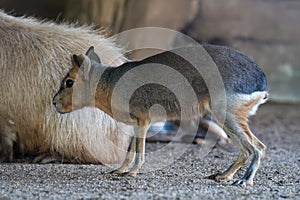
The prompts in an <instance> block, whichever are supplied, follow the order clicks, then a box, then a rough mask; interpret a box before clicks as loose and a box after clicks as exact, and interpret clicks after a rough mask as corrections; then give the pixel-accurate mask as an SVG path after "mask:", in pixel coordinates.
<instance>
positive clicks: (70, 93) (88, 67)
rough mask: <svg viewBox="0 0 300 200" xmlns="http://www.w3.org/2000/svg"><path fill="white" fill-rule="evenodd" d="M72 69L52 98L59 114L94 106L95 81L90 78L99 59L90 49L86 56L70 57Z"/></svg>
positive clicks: (92, 48)
mask: <svg viewBox="0 0 300 200" xmlns="http://www.w3.org/2000/svg"><path fill="white" fill-rule="evenodd" d="M71 60H72V65H73V66H72V68H71V69H70V71H69V72H68V74H67V75H66V77H65V78H64V79H63V80H62V82H61V86H60V89H59V91H58V92H57V93H56V94H55V96H54V97H53V104H54V106H55V107H56V110H57V111H58V112H59V113H61V114H62V113H68V112H71V111H74V110H78V109H80V108H83V107H86V106H93V105H94V95H95V94H94V93H95V87H97V85H96V84H95V83H96V82H95V80H93V79H92V78H91V75H92V74H93V72H94V68H95V65H99V64H100V63H101V62H100V59H99V57H98V55H97V54H96V53H95V52H94V47H90V48H89V50H88V51H87V52H86V54H80V55H75V54H74V55H72V56H71Z"/></svg>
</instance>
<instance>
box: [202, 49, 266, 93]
mask: <svg viewBox="0 0 300 200" xmlns="http://www.w3.org/2000/svg"><path fill="white" fill-rule="evenodd" d="M203 47H204V49H205V50H206V51H207V52H208V53H209V55H210V56H211V57H212V59H213V60H214V62H215V63H216V65H217V67H218V69H219V71H220V73H221V75H222V77H223V80H224V84H225V88H226V90H227V91H230V92H233V93H240V94H251V93H253V92H255V91H265V90H266V88H267V79H266V76H265V74H264V73H263V71H262V70H261V69H260V68H259V66H258V65H257V64H256V63H255V62H253V61H252V60H251V59H250V58H249V57H247V56H245V55H243V54H242V53H241V52H239V51H236V50H234V49H232V48H230V47H224V46H217V45H203Z"/></svg>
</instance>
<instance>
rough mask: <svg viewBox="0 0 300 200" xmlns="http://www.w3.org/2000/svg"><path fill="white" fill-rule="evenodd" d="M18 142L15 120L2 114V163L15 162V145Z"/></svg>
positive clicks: (0, 123)
mask: <svg viewBox="0 0 300 200" xmlns="http://www.w3.org/2000/svg"><path fill="white" fill-rule="evenodd" d="M16 141H17V128H16V125H15V122H14V121H13V119H12V118H11V117H10V116H8V115H5V114H2V113H1V114H0V161H1V162H3V161H9V162H12V161H13V156H14V149H13V147H14V143H15V142H16Z"/></svg>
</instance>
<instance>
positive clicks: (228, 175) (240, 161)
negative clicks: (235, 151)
mask: <svg viewBox="0 0 300 200" xmlns="http://www.w3.org/2000/svg"><path fill="white" fill-rule="evenodd" d="M225 126H226V127H233V128H232V129H233V130H232V129H229V128H226V127H225V131H226V132H227V134H228V135H229V136H230V138H231V140H232V141H233V142H234V143H235V144H236V145H237V146H238V148H239V151H240V152H239V156H238V158H237V160H236V161H235V162H234V163H233V164H232V165H231V166H230V167H229V168H228V169H227V170H225V171H224V172H222V173H217V174H214V175H211V176H209V178H211V179H215V180H224V179H226V180H232V179H233V176H234V174H235V173H236V172H237V171H238V170H239V169H240V168H241V167H242V166H244V164H245V163H246V161H247V160H248V158H249V156H250V154H251V151H250V150H249V149H250V148H246V147H245V145H243V142H242V140H247V139H246V138H244V134H243V130H242V128H239V127H238V126H237V125H236V122H235V121H232V122H231V120H228V119H226V121H225ZM235 133H239V134H235ZM240 138H243V139H242V140H241V139H240Z"/></svg>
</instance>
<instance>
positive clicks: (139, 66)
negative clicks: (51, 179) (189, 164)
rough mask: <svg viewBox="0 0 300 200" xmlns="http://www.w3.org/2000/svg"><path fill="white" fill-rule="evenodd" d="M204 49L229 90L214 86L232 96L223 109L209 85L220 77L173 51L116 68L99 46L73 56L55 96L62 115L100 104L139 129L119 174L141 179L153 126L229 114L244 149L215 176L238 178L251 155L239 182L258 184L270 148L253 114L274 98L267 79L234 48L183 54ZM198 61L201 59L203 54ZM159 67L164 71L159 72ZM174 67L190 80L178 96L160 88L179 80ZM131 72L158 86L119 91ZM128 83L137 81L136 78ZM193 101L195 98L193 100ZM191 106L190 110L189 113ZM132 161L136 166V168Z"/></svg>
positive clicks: (229, 126) (228, 126)
mask: <svg viewBox="0 0 300 200" xmlns="http://www.w3.org/2000/svg"><path fill="white" fill-rule="evenodd" d="M202 49H205V51H207V53H208V54H209V55H210V56H211V58H212V60H213V61H214V62H215V64H216V66H217V68H218V72H219V73H220V75H221V77H222V80H223V82H224V87H223V88H221V87H213V89H214V90H215V91H214V92H216V93H217V94H221V93H222V92H224V91H225V93H226V96H224V97H218V98H220V101H219V100H217V102H221V101H222V99H221V98H225V99H223V100H224V102H225V103H226V104H225V105H224V107H222V108H221V109H220V110H213V109H212V101H214V99H211V97H210V92H212V91H209V86H207V85H206V82H205V80H204V77H205V76H206V75H214V74H208V71H206V74H205V71H204V74H200V73H199V72H198V71H197V70H196V69H195V66H193V65H191V63H190V62H189V61H187V60H186V59H184V58H182V57H181V56H179V55H178V54H176V53H174V52H172V51H166V52H163V53H160V54H157V55H154V56H151V57H149V58H146V59H144V60H141V61H136V62H127V63H124V64H123V65H121V66H119V67H117V68H112V67H106V66H105V65H102V64H101V62H100V59H99V58H98V57H97V55H96V54H95V53H94V51H93V48H90V49H89V51H88V52H87V53H86V55H79V56H77V55H73V57H72V62H73V68H72V69H71V70H70V71H69V73H68V74H67V76H66V77H65V78H64V80H63V81H62V84H61V87H60V90H59V91H58V93H57V94H56V95H55V96H54V98H53V104H54V105H55V106H56V109H57V111H58V112H60V113H68V112H71V111H73V110H76V109H80V108H83V107H85V106H96V107H98V108H100V109H101V110H103V111H104V112H106V113H107V114H109V115H110V116H112V117H113V118H115V119H116V120H118V121H122V122H124V123H126V124H134V125H137V127H138V128H137V129H138V130H137V131H136V132H135V135H134V136H133V138H132V140H131V144H130V148H129V149H130V150H129V152H128V154H127V157H126V159H125V162H124V163H123V165H122V166H121V168H120V169H118V170H117V171H115V172H116V173H129V175H132V176H136V174H137V172H138V170H139V169H140V167H141V166H142V164H143V162H144V153H145V138H146V132H147V129H148V127H149V125H150V123H153V122H156V121H161V120H165V119H180V117H181V116H182V115H183V116H184V117H185V119H193V118H195V117H204V116H205V115H208V114H212V115H213V116H214V118H215V119H216V120H217V121H218V122H219V123H220V119H219V114H220V113H226V118H225V122H224V126H223V124H222V123H220V124H219V125H220V126H221V127H223V129H224V130H225V131H226V132H227V133H228V134H229V135H230V137H231V139H232V140H233V141H234V142H235V144H236V145H237V146H238V147H239V148H240V155H239V157H238V159H237V161H236V162H235V163H234V164H233V165H231V166H230V167H229V168H228V169H227V170H226V171H225V172H223V173H221V174H216V175H213V176H212V177H211V178H214V179H218V180H219V179H233V175H234V174H235V173H236V171H237V170H238V169H240V168H241V167H242V166H244V164H245V162H246V161H247V160H248V158H249V156H250V155H254V156H253V160H252V162H251V165H250V167H249V168H248V171H247V172H246V174H245V176H244V177H243V178H242V179H240V180H238V181H236V182H235V184H242V185H247V184H249V185H252V184H253V178H254V175H255V173H256V170H257V169H258V168H259V166H260V163H261V161H262V159H263V157H264V154H265V145H264V144H263V143H261V142H260V141H259V140H258V139H257V138H256V137H255V136H254V135H253V134H252V132H251V131H250V129H249V126H248V116H249V115H253V114H255V111H256V109H257V107H258V106H259V105H260V104H262V103H264V102H265V101H266V100H267V98H268V93H267V92H266V91H265V90H266V86H267V80H266V77H265V75H264V73H263V72H262V71H261V69H260V68H259V67H258V66H257V65H256V64H255V63H254V62H252V61H251V60H250V59H249V58H248V57H246V56H244V55H243V54H241V53H239V52H237V51H235V50H233V49H231V48H227V47H221V46H213V45H204V46H203V47H201V48H199V47H187V48H186V49H183V50H182V51H185V52H188V53H189V54H193V53H194V52H198V51H200V52H201V51H202ZM196 58H197V59H198V56H197V57H196ZM200 63H201V62H200ZM158 64H159V66H157V65H158ZM164 66H168V68H165V67H164ZM147 67H148V68H147ZM200 67H201V66H200ZM202 67H205V66H202ZM157 68H158V69H161V70H155V69H157ZM169 68H171V69H172V70H173V71H176V72H178V73H180V74H181V75H182V76H183V77H184V78H183V79H177V80H176V81H174V82H173V83H174V84H171V85H169V86H170V87H174V85H175V88H180V90H179V93H177V95H178V96H176V95H174V94H173V93H172V91H171V90H170V89H169V88H166V87H165V86H163V85H161V84H158V83H159V80H160V79H164V78H165V79H169V78H171V79H172V78H174V77H170V76H168V73H165V72H166V70H167V69H169ZM147 69H152V72H151V71H150V72H149V71H148V73H145V70H147ZM134 72H135V73H134ZM167 72H169V71H167ZM149 73H154V74H149ZM128 74H134V76H132V77H139V78H140V79H138V80H142V81H143V80H146V79H147V78H148V77H149V76H151V75H153V77H157V79H156V81H157V82H153V81H155V80H153V79H151V80H152V81H150V82H149V83H145V84H143V85H138V87H133V90H132V88H130V87H127V88H123V90H118V83H119V82H120V81H121V80H122V78H124V77H126V76H129V75H128ZM128 81H132V83H134V82H136V78H134V79H132V80H128ZM187 82H188V84H189V85H190V86H191V87H192V89H193V90H192V91H193V93H187V94H188V95H183V96H184V98H185V99H186V101H184V102H188V103H183V104H180V98H181V97H180V96H181V95H180V94H181V93H183V94H185V92H186V91H187V90H188V89H189V88H190V86H189V85H186V83H187ZM73 85H74V86H73ZM132 91H133V92H132ZM131 92H132V93H131ZM128 93H129V94H130V98H129V99H128V100H129V101H128V102H124V100H122V99H124V98H123V96H126V95H128ZM189 94H190V95H189ZM193 94H195V96H193ZM193 98H194V100H193V101H190V99H193ZM218 98H217V99H218ZM154 105H160V106H161V107H162V108H163V109H164V111H165V112H160V111H161V110H162V109H158V110H157V112H152V113H150V112H149V110H151V108H152V106H154ZM186 107H188V108H189V109H187V110H186ZM216 111H217V113H215V112H216ZM132 163H134V165H133V166H132V168H130V166H131V164H132Z"/></svg>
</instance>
